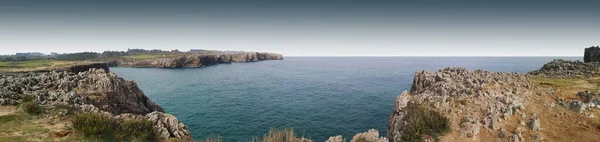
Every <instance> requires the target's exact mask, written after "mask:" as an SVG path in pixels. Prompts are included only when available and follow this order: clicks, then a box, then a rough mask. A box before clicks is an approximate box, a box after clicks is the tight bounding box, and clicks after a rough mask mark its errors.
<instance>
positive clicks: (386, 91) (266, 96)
mask: <svg viewBox="0 0 600 142" xmlns="http://www.w3.org/2000/svg"><path fill="white" fill-rule="evenodd" d="M555 58H562V59H569V60H581V59H582V57H434V58H432V57H286V58H285V60H273V61H261V62H253V63H232V64H219V65H215V66H209V67H206V68H187V69H156V68H111V71H113V72H115V73H116V74H118V75H119V76H121V77H123V78H125V79H129V80H135V81H136V82H137V84H138V85H139V87H140V88H141V89H142V90H143V91H144V93H145V94H146V95H147V96H148V97H150V98H151V99H152V100H153V101H154V102H156V103H158V104H159V105H161V106H162V107H163V108H164V109H165V111H166V112H168V113H171V114H173V115H175V116H177V118H179V119H180V120H181V121H183V122H184V123H185V124H186V125H188V127H189V128H190V131H191V133H192V135H193V136H194V139H202V138H205V137H207V136H210V135H220V136H222V137H223V141H227V142H229V141H244V140H250V139H251V138H252V136H262V134H263V133H266V132H267V131H268V130H269V129H270V128H285V127H292V128H294V129H295V131H296V132H297V134H299V135H304V136H305V137H308V138H311V139H313V140H315V141H317V142H319V141H325V140H326V139H327V138H329V136H335V135H343V136H344V137H346V138H351V137H352V136H353V135H354V134H356V133H359V132H365V131H367V130H368V129H372V128H375V129H377V130H379V131H380V135H381V136H385V135H386V129H387V123H388V118H389V115H390V113H391V112H392V110H393V107H394V101H395V98H396V97H397V96H398V95H399V94H400V93H401V92H402V90H406V89H408V88H410V85H411V83H412V79H413V76H414V73H415V71H420V70H423V69H427V70H430V71H431V70H435V69H440V68H444V67H446V66H461V67H466V68H468V69H484V70H488V71H509V72H522V73H525V72H527V71H530V70H534V69H537V68H539V67H541V66H542V65H543V64H544V63H546V62H548V61H551V60H552V59H555Z"/></svg>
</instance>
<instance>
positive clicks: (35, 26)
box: [0, 0, 600, 56]
mask: <svg viewBox="0 0 600 142" xmlns="http://www.w3.org/2000/svg"><path fill="white" fill-rule="evenodd" d="M599 6H600V2H599V1H597V0H596V1H574V0H560V1H558V0H557V1H555V0H540V1H526V2H525V0H514V1H511V0H501V1H500V0H498V1H494V2H492V1H490V0H473V1H454V0H440V1H433V0H420V1H399V0H394V1H378V0H364V1H352V0H297V1H292V0H273V1H251V0H238V1H232V0H219V1H216V0H215V1H152V0H143V1H123V0H119V1H106V0H104V1H96V2H91V1H88V0H75V1H58V0H40V1H30V0H19V1H2V2H0V49H1V50H0V54H14V53H15V52H28V51H38V52H51V51H56V52H81V51H97V52H99V51H104V50H127V49H128V48H143V49H163V50H171V49H179V50H182V51H184V50H189V49H213V50H245V51H268V52H276V53H282V54H284V55H286V56H298V55H300V56H582V55H583V48H585V47H589V46H592V45H599V44H600V7H599Z"/></svg>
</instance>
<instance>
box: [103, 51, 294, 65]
mask: <svg viewBox="0 0 600 142" xmlns="http://www.w3.org/2000/svg"><path fill="white" fill-rule="evenodd" d="M263 60H283V56H282V55H281V54H275V53H260V52H236V53H226V54H225V53H224V54H214V55H212V54H209V55H206V54H191V55H182V56H177V57H169V58H157V59H145V60H134V61H122V60H121V61H111V62H110V65H112V66H122V67H148V68H183V67H205V66H210V65H215V64H220V63H231V62H256V61H263Z"/></svg>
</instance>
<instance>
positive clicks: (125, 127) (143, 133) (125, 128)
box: [117, 119, 158, 141]
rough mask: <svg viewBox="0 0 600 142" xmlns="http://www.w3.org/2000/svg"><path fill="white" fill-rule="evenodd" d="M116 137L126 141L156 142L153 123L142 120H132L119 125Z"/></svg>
mask: <svg viewBox="0 0 600 142" xmlns="http://www.w3.org/2000/svg"><path fill="white" fill-rule="evenodd" d="M117 137H118V138H120V139H123V140H128V141H129V140H131V141H138V140H139V141H158V137H157V134H156V132H155V130H154V122H152V121H150V120H144V119H132V120H127V121H125V122H123V123H121V128H120V129H118V133H117Z"/></svg>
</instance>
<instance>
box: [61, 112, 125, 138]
mask: <svg viewBox="0 0 600 142" xmlns="http://www.w3.org/2000/svg"><path fill="white" fill-rule="evenodd" d="M71 122H72V123H73V129H74V130H75V132H76V134H80V135H83V136H84V137H92V138H102V139H106V138H114V137H115V129H114V128H116V126H117V122H116V121H115V120H113V119H112V118H109V117H108V116H105V115H102V114H97V113H83V114H79V115H76V116H75V117H74V118H73V120H71Z"/></svg>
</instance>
